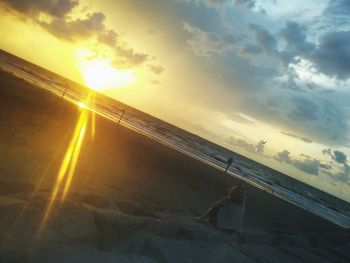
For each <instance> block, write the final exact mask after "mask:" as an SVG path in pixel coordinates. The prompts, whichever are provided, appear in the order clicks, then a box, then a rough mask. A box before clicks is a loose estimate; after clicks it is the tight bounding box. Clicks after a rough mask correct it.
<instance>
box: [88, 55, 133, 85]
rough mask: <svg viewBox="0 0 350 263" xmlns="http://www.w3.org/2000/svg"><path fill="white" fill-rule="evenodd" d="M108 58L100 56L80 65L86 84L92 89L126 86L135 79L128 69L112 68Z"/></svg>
mask: <svg viewBox="0 0 350 263" xmlns="http://www.w3.org/2000/svg"><path fill="white" fill-rule="evenodd" d="M109 63H110V62H109V61H108V60H103V59H100V58H97V59H94V60H90V61H86V62H85V63H84V65H83V66H82V73H83V78H84V81H85V83H86V85H87V86H88V87H90V88H92V89H94V90H99V91H101V90H106V89H113V88H121V87H127V86H129V85H131V84H132V83H133V82H134V81H135V75H134V74H133V72H131V71H130V70H118V69H116V68H113V67H112V66H111V65H110V64H109Z"/></svg>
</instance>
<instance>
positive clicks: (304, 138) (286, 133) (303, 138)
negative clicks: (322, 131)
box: [281, 131, 312, 143]
mask: <svg viewBox="0 0 350 263" xmlns="http://www.w3.org/2000/svg"><path fill="white" fill-rule="evenodd" d="M281 134H283V135H286V136H289V137H292V138H296V139H299V140H301V141H303V142H307V143H312V140H311V139H309V138H307V137H304V136H300V135H297V134H294V133H291V132H284V131H281Z"/></svg>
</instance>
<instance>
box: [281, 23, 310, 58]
mask: <svg viewBox="0 0 350 263" xmlns="http://www.w3.org/2000/svg"><path fill="white" fill-rule="evenodd" d="M306 30H307V29H306V26H303V25H300V24H299V23H296V22H290V21H289V22H287V23H286V26H285V27H284V28H282V29H281V31H280V33H279V35H280V36H281V37H282V39H283V40H284V41H285V42H286V47H285V49H284V50H282V51H280V55H279V56H280V59H281V60H282V62H284V64H285V65H288V64H289V63H291V62H294V59H295V57H297V56H304V57H307V56H309V54H310V53H311V52H312V51H313V50H314V49H315V45H314V44H313V43H311V42H308V41H307V34H306Z"/></svg>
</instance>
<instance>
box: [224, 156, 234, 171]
mask: <svg viewBox="0 0 350 263" xmlns="http://www.w3.org/2000/svg"><path fill="white" fill-rule="evenodd" d="M232 162H233V158H232V157H230V158H228V159H227V166H226V169H225V174H226V173H227V170H228V168H229V167H230V165H231V164H232Z"/></svg>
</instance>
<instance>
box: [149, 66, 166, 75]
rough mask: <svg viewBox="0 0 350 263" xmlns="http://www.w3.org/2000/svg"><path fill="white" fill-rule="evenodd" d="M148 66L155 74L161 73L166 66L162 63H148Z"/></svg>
mask: <svg viewBox="0 0 350 263" xmlns="http://www.w3.org/2000/svg"><path fill="white" fill-rule="evenodd" d="M148 68H149V69H150V70H151V71H152V72H153V73H154V74H157V75H159V74H161V73H162V72H163V71H164V68H163V67H162V66H161V65H151V64H150V65H148Z"/></svg>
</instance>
